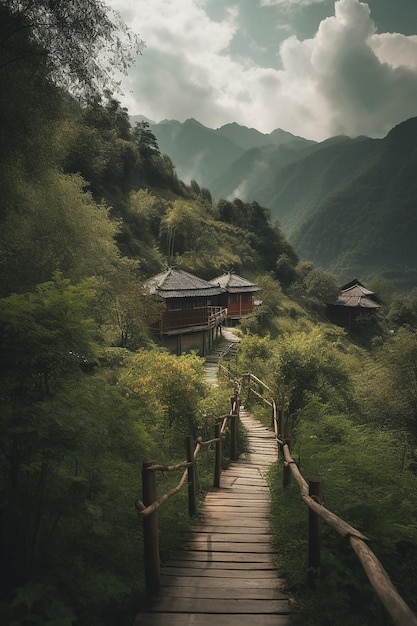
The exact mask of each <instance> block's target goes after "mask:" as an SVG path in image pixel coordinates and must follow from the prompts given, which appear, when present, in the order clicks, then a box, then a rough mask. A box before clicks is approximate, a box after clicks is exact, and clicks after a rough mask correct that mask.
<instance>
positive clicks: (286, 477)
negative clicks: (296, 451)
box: [283, 439, 291, 487]
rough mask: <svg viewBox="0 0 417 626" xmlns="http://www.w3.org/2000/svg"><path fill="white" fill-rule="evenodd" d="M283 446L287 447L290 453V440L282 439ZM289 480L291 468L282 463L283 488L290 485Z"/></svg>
mask: <svg viewBox="0 0 417 626" xmlns="http://www.w3.org/2000/svg"><path fill="white" fill-rule="evenodd" d="M285 445H287V446H288V449H289V451H290V452H291V439H284V446H285ZM283 456H284V455H283ZM290 480H291V468H290V466H289V465H288V464H287V463H285V462H284V472H283V486H284V487H288V485H289V484H290Z"/></svg>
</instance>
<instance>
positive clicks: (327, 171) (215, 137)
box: [133, 116, 417, 288]
mask: <svg viewBox="0 0 417 626" xmlns="http://www.w3.org/2000/svg"><path fill="white" fill-rule="evenodd" d="M136 119H143V117H141V116H137V118H136ZM133 121H135V118H133ZM150 128H151V130H152V132H153V133H154V135H155V137H156V139H157V141H158V145H159V147H160V150H161V152H162V153H165V154H168V155H169V156H170V157H171V159H172V161H173V162H174V164H175V166H176V171H177V174H178V176H179V178H181V179H183V180H184V181H186V182H189V181H190V180H191V179H194V180H196V181H197V182H198V184H199V185H200V186H202V187H207V188H208V189H209V190H210V192H211V194H212V196H213V198H214V199H215V200H219V199H221V198H229V199H233V198H235V197H238V198H241V199H242V200H243V201H245V202H251V201H253V200H256V201H257V202H259V203H260V204H261V205H262V206H265V207H267V208H269V209H270V211H271V215H272V216H273V217H274V218H277V219H278V220H279V221H280V223H281V226H282V229H283V231H284V233H285V235H286V236H287V237H288V239H289V240H290V241H291V243H292V244H293V245H294V246H295V248H296V250H297V253H298V254H299V255H300V257H301V258H302V259H305V260H312V261H314V263H316V264H317V265H319V266H321V267H323V268H324V269H326V270H328V271H331V272H333V273H335V274H336V276H337V277H338V278H339V279H340V280H341V281H343V280H345V279H346V280H349V279H350V278H352V277H353V276H360V277H361V278H363V279H366V278H369V277H371V276H375V275H384V276H386V277H388V278H392V279H394V280H395V281H396V282H397V284H398V285H399V286H403V287H404V288H409V287H412V286H415V285H417V246H416V245H415V241H416V237H417V176H416V173H417V118H411V119H409V120H407V121H405V122H403V123H401V124H399V125H398V126H396V127H395V128H393V129H392V130H391V131H390V132H389V133H388V135H387V136H386V137H384V138H383V139H372V138H368V137H356V138H349V137H345V136H338V137H333V138H330V139H327V140H326V141H323V142H320V143H317V142H314V141H310V140H306V139H303V138H302V137H296V136H294V135H292V134H291V133H287V132H285V131H283V130H280V129H277V130H275V131H273V132H272V133H270V134H263V133H260V132H259V131H257V130H255V129H253V128H246V127H243V126H240V125H238V124H236V123H232V124H227V125H225V126H222V127H221V128H218V129H216V130H213V129H209V128H206V127H205V126H203V125H202V124H200V123H199V122H198V121H196V120H194V119H189V120H186V121H185V122H183V123H180V122H177V121H175V120H170V121H163V122H160V123H158V124H155V123H153V122H150Z"/></svg>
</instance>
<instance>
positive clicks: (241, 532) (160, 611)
mask: <svg viewBox="0 0 417 626" xmlns="http://www.w3.org/2000/svg"><path fill="white" fill-rule="evenodd" d="M240 415H241V421H242V423H243V425H244V426H245V428H246V429H247V432H248V438H249V452H248V453H247V454H245V455H242V456H241V458H240V459H239V461H237V462H236V463H232V465H231V466H230V468H229V469H227V470H226V471H224V472H223V473H222V477H221V488H220V489H213V490H211V491H210V492H209V493H208V494H207V497H206V500H205V503H204V506H203V519H202V520H201V521H200V522H199V523H198V525H197V526H195V527H194V528H193V531H192V532H191V534H190V536H189V540H188V543H187V544H186V545H185V546H184V550H183V551H181V552H177V553H176V554H175V555H173V558H172V560H171V561H170V562H168V563H166V564H165V567H164V568H163V569H162V586H161V592H160V594H159V595H158V596H157V597H155V598H154V599H153V600H152V601H150V603H149V606H148V607H147V613H141V614H139V615H138V616H137V618H136V620H135V624H134V626H209V625H210V626H212V625H216V626H223V625H224V626H248V625H250V626H287V625H289V624H290V615H289V602H288V596H287V595H286V594H285V593H284V592H283V591H282V590H281V586H282V582H283V581H282V580H279V579H278V578H277V574H276V570H275V569H274V567H273V563H272V559H273V556H274V552H273V548H272V545H271V535H270V529H269V513H270V496H269V489H268V487H267V483H266V480H265V474H266V472H267V470H268V467H269V466H270V464H271V463H273V462H274V461H275V460H276V458H277V450H276V441H275V438H274V436H273V434H272V432H271V431H270V430H269V429H267V428H265V427H264V426H262V425H261V424H260V423H259V422H258V421H257V420H255V419H254V418H253V417H252V416H251V415H250V414H249V413H247V412H246V411H245V410H244V409H241V412H240Z"/></svg>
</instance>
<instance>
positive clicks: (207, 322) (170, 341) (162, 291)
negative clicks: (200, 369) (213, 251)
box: [145, 267, 227, 356]
mask: <svg viewBox="0 0 417 626" xmlns="http://www.w3.org/2000/svg"><path fill="white" fill-rule="evenodd" d="M145 286H146V287H147V289H148V290H149V293H151V294H153V295H157V296H159V297H160V298H162V299H163V301H164V304H165V308H164V311H163V312H162V313H161V315H160V317H159V318H158V319H157V320H155V322H154V323H153V324H152V325H151V328H152V329H153V330H154V331H156V332H158V334H159V336H160V338H161V339H162V341H163V343H164V345H165V346H166V347H167V348H168V349H169V350H170V351H171V352H173V353H174V354H177V355H180V354H182V352H184V351H185V350H186V349H187V348H195V349H197V350H198V351H199V352H200V354H202V355H203V356H205V355H206V354H207V353H208V352H210V351H211V349H212V346H213V342H214V340H215V339H216V338H217V337H218V335H219V334H220V333H221V327H222V324H223V323H224V322H225V320H226V317H227V310H226V308H225V307H224V306H223V305H222V304H221V303H220V296H221V295H222V293H223V290H222V288H221V287H220V285H219V284H216V283H213V282H207V281H206V280H203V279H202V278H199V277H198V276H194V275H193V274H190V273H189V272H185V271H183V270H180V269H178V268H176V267H169V268H168V269H167V270H165V271H164V272H161V273H160V274H157V275H156V276H153V277H152V278H150V279H149V280H148V281H147V282H146V283H145Z"/></svg>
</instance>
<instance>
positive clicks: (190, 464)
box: [135, 384, 240, 594]
mask: <svg viewBox="0 0 417 626" xmlns="http://www.w3.org/2000/svg"><path fill="white" fill-rule="evenodd" d="M239 407H240V388H239V385H238V384H235V386H234V395H233V396H232V397H231V410H230V413H229V414H228V415H224V416H221V417H218V418H216V420H215V424H214V438H213V439H210V440H208V441H203V440H202V438H201V437H198V438H197V440H196V443H195V445H194V441H193V437H192V436H191V435H188V436H187V437H186V440H185V449H186V457H187V460H186V461H183V462H182V463H178V464H176V465H171V466H169V465H158V464H156V463H155V462H154V461H148V462H146V463H144V464H143V467H142V500H137V501H136V503H135V506H136V509H137V511H138V515H139V517H141V518H142V519H143V544H144V562H145V585H146V590H147V592H148V593H151V594H152V593H156V592H157V591H158V590H159V588H160V578H161V571H160V570H161V568H160V556H159V537H158V513H157V511H158V509H159V507H160V506H162V504H164V502H166V501H167V500H169V498H171V497H172V496H174V495H175V494H176V493H178V492H179V491H181V489H182V488H183V487H184V485H185V484H187V485H188V513H189V515H190V516H193V515H194V514H195V512H196V509H197V501H196V459H197V456H198V454H199V452H200V450H201V449H202V448H203V447H205V446H214V450H215V455H214V471H213V486H214V487H220V476H221V470H222V439H223V436H224V434H225V432H226V428H227V426H228V425H229V430H230V458H231V459H232V461H235V460H236V459H237V450H238V447H237V434H238V423H239ZM181 469H182V470H184V472H183V475H182V477H181V480H180V481H179V483H178V485H177V486H176V487H174V488H173V489H171V490H170V491H168V492H167V493H165V494H164V495H163V496H161V497H159V498H158V495H157V484H156V473H157V472H173V471H178V470H181Z"/></svg>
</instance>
